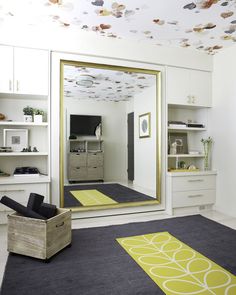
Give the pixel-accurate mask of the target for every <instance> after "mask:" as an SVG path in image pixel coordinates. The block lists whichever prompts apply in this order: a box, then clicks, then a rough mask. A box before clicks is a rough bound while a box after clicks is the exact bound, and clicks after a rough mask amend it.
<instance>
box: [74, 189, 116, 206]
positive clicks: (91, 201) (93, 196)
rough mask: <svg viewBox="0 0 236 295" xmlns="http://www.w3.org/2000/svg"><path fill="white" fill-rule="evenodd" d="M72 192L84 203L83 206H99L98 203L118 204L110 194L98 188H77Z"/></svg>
mask: <svg viewBox="0 0 236 295" xmlns="http://www.w3.org/2000/svg"><path fill="white" fill-rule="evenodd" d="M70 193H71V194H72V195H73V196H74V197H75V198H76V199H77V200H78V201H79V202H80V203H81V204H82V205H83V206H98V205H111V204H117V202H116V201H114V200H112V199H111V198H109V197H108V196H106V195H104V194H102V193H100V192H99V191H98V190H96V189H91V190H77V191H70Z"/></svg>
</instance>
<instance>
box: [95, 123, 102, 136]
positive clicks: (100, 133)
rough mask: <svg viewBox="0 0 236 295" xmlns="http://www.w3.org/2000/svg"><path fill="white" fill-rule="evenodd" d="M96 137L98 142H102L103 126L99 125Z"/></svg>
mask: <svg viewBox="0 0 236 295" xmlns="http://www.w3.org/2000/svg"><path fill="white" fill-rule="evenodd" d="M95 135H96V138H97V140H101V135H102V124H101V123H99V124H98V126H97V127H96V129H95Z"/></svg>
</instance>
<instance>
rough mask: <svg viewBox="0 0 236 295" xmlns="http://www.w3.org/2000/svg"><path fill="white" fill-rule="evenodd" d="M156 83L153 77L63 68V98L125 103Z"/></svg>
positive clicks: (69, 66)
mask: <svg viewBox="0 0 236 295" xmlns="http://www.w3.org/2000/svg"><path fill="white" fill-rule="evenodd" d="M155 83H156V77H155V76H154V75H149V74H145V73H136V72H129V71H114V70H107V69H98V68H89V67H77V66H71V65H65V66H64V97H65V98H74V99H79V100H90V99H92V100H95V101H116V102H118V101H128V100H130V99H131V98H133V97H134V96H135V95H137V94H139V93H142V92H143V91H144V90H145V89H147V88H148V87H151V86H154V85H155Z"/></svg>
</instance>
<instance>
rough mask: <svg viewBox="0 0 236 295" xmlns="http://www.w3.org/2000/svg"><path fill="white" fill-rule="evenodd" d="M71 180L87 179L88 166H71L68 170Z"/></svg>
mask: <svg viewBox="0 0 236 295" xmlns="http://www.w3.org/2000/svg"><path fill="white" fill-rule="evenodd" d="M68 175H69V179H70V180H86V179H87V168H86V167H71V168H70V169H69V171H68Z"/></svg>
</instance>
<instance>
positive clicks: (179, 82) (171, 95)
mask: <svg viewBox="0 0 236 295" xmlns="http://www.w3.org/2000/svg"><path fill="white" fill-rule="evenodd" d="M189 74H190V73H189V71H188V70H185V69H181V68H172V67H169V68H168V71H167V96H168V103H169V104H177V105H178V104H181V105H184V104H187V103H189V95H190V87H189V80H190V75H189Z"/></svg>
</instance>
